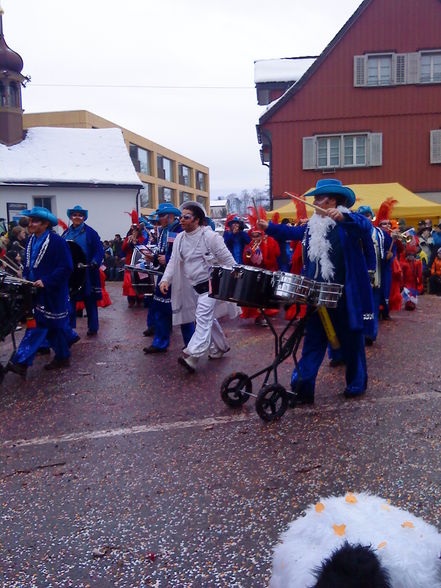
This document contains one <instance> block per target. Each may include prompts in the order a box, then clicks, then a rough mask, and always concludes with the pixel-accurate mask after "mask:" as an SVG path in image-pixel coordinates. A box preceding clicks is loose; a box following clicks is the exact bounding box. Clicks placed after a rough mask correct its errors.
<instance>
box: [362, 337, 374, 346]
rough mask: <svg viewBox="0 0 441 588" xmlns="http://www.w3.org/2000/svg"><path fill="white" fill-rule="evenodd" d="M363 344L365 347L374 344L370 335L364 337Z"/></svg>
mask: <svg viewBox="0 0 441 588" xmlns="http://www.w3.org/2000/svg"><path fill="white" fill-rule="evenodd" d="M364 344H365V347H372V345H373V344H374V340H373V339H372V338H371V337H365V338H364Z"/></svg>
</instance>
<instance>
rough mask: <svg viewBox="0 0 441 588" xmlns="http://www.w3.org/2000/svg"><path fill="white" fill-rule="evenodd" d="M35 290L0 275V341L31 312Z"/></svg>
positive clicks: (2, 274) (18, 281)
mask: <svg viewBox="0 0 441 588" xmlns="http://www.w3.org/2000/svg"><path fill="white" fill-rule="evenodd" d="M36 295H37V288H36V287H35V286H33V285H32V284H29V283H25V282H22V281H21V280H17V279H15V278H14V277H13V276H9V275H8V274H4V273H0V340H3V339H4V338H5V337H6V336H7V335H9V334H10V333H12V332H13V331H14V330H15V328H16V326H17V324H18V323H19V321H20V320H21V319H22V318H24V317H26V315H29V314H30V313H31V312H32V308H33V306H34V301H35V297H36Z"/></svg>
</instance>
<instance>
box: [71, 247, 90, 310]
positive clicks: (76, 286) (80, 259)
mask: <svg viewBox="0 0 441 588" xmlns="http://www.w3.org/2000/svg"><path fill="white" fill-rule="evenodd" d="M66 243H67V245H68V247H69V249H70V254H71V255H72V262H73V272H72V273H71V274H70V278H69V295H70V297H71V298H72V299H73V298H74V297H75V296H77V295H78V294H79V293H80V291H81V289H82V287H83V286H84V283H85V281H86V268H85V267H81V266H82V265H86V264H87V259H86V254H85V253H84V251H83V250H82V249H81V247H80V246H79V245H78V243H75V241H70V240H69V239H68V240H67V241H66Z"/></svg>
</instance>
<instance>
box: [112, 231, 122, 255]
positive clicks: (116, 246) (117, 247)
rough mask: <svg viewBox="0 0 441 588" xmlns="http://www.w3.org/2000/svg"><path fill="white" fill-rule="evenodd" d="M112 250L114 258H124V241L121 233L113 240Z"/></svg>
mask: <svg viewBox="0 0 441 588" xmlns="http://www.w3.org/2000/svg"><path fill="white" fill-rule="evenodd" d="M112 249H113V255H114V257H124V253H123V251H122V239H121V235H120V234H119V233H116V235H115V238H114V239H113V245H112Z"/></svg>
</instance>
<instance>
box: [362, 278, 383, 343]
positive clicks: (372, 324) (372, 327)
mask: <svg viewBox="0 0 441 588" xmlns="http://www.w3.org/2000/svg"><path fill="white" fill-rule="evenodd" d="M372 296H373V299H374V307H373V313H374V320H373V321H369V327H368V328H366V329H365V333H364V334H365V335H366V337H369V338H370V339H372V341H376V339H377V335H378V322H379V317H380V304H381V299H382V292H381V288H372Z"/></svg>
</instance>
